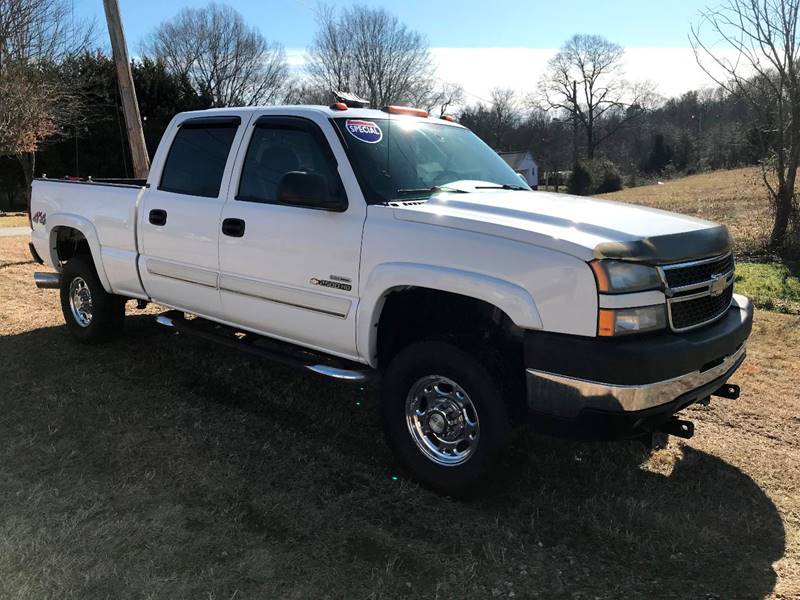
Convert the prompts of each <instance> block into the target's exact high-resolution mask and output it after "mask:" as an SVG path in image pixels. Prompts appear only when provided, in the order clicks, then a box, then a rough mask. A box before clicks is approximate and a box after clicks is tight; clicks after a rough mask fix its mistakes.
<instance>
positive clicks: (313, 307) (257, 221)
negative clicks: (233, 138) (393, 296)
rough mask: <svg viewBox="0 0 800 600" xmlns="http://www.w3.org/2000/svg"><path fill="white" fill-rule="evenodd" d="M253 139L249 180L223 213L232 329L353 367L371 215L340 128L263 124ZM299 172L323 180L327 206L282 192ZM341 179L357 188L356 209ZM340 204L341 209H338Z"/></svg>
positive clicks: (236, 186) (224, 293) (225, 291)
mask: <svg viewBox="0 0 800 600" xmlns="http://www.w3.org/2000/svg"><path fill="white" fill-rule="evenodd" d="M250 130H251V131H250V135H249V139H245V140H244V143H243V145H242V152H244V153H245V154H244V157H243V160H242V161H241V162H242V168H241V173H240V174H239V176H238V177H234V178H233V179H232V181H231V186H230V190H229V199H228V201H227V202H226V204H225V206H224V207H223V210H222V228H221V233H222V235H221V236H220V242H219V261H220V281H219V288H220V295H221V299H222V310H223V312H224V313H225V315H226V316H225V320H227V321H231V322H236V323H238V324H241V325H242V326H245V327H247V328H250V329H253V330H255V331H257V332H260V333H264V334H266V335H269V336H272V337H276V338H279V339H284V340H288V341H292V342H295V343H298V344H301V345H305V346H308V347H312V348H320V349H325V350H327V351H332V352H333V353H335V354H338V355H341V356H346V357H350V358H354V357H355V356H356V354H357V353H356V340H355V314H356V307H357V303H358V268H359V257H360V250H361V235H362V231H363V226H364V220H365V218H366V206H365V204H364V202H363V199H362V198H361V197H360V193H355V194H354V193H353V192H354V191H355V190H354V186H355V183H354V182H355V179H354V177H353V175H352V171H350V166H349V163H347V161H346V158H345V157H344V154H343V151H342V150H341V147H340V146H339V145H338V142H336V138H335V135H336V134H335V132H334V131H333V128H332V125H331V124H330V123H329V122H327V121H324V120H323V121H321V122H320V123H315V122H314V121H312V120H310V119H307V118H301V117H286V116H282V117H278V116H266V115H265V116H262V117H261V118H259V119H257V120H256V122H255V123H254V126H253V127H251V128H250ZM332 141H333V142H334V143H333V144H331V142H332ZM337 154H338V157H337ZM337 158H338V160H337ZM292 172H294V174H295V175H297V172H300V173H308V174H312V175H315V176H321V177H322V178H323V179H324V185H321V187H320V195H321V196H325V197H324V198H323V197H320V202H319V205H316V206H315V205H313V203H312V204H311V205H309V203H308V202H305V203H303V205H297V204H292V203H291V200H287V198H286V195H285V194H283V193H282V192H281V189H282V187H281V186H282V182H283V185H284V186H285V185H286V180H285V179H284V176H285V175H286V174H287V173H292ZM340 172H341V173H340ZM342 174H343V175H344V179H345V180H346V181H348V182H350V181H352V182H353V183H351V184H350V185H351V188H350V190H349V191H350V192H351V193H350V194H349V195H350V196H351V198H350V201H349V202H348V193H347V191H346V190H345V186H344V185H343V177H342V176H341V175H342ZM316 179H317V181H319V178H318V177H317V178H316ZM323 188H327V189H323ZM353 196H355V197H353ZM332 200H333V201H339V202H340V203H341V204H340V205H339V206H338V207H337V208H335V209H332V208H331V201H332ZM356 200H357V201H356Z"/></svg>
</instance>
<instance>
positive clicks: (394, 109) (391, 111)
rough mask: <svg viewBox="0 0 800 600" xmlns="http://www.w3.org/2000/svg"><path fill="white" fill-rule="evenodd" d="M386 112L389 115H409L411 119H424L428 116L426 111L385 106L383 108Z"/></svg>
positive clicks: (406, 107)
mask: <svg viewBox="0 0 800 600" xmlns="http://www.w3.org/2000/svg"><path fill="white" fill-rule="evenodd" d="M383 110H385V111H386V112H388V113H389V114H390V115H410V116H412V117H422V118H426V117H427V116H428V111H427V110H422V109H421V108H410V107H408V106H394V105H391V106H387V107H386V108H384V109H383Z"/></svg>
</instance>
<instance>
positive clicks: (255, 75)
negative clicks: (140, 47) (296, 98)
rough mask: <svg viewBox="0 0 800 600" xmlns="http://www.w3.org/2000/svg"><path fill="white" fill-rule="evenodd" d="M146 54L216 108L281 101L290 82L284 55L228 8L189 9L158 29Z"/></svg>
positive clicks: (147, 43)
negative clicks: (184, 80)
mask: <svg viewBox="0 0 800 600" xmlns="http://www.w3.org/2000/svg"><path fill="white" fill-rule="evenodd" d="M144 49H145V51H146V52H148V53H149V54H152V55H153V56H155V57H156V59H158V60H161V61H163V62H164V64H165V65H166V66H167V68H168V69H169V70H170V71H172V72H174V73H176V74H178V75H179V76H182V77H186V78H188V80H189V81H190V82H191V83H192V86H193V87H194V88H195V90H196V91H197V92H198V93H200V94H202V95H205V96H208V97H209V98H210V99H211V102H212V104H213V106H235V105H253V104H269V103H272V102H276V101H279V100H282V99H283V98H282V94H283V93H284V92H285V91H286V88H287V84H288V80H289V67H288V65H287V62H286V53H285V51H284V49H283V47H282V46H281V45H280V44H276V43H270V42H268V41H267V40H266V39H265V38H264V36H263V35H262V34H261V33H260V32H259V31H258V29H256V28H255V27H250V26H248V25H247V23H246V22H245V20H244V19H243V18H242V15H241V14H239V13H238V12H237V11H236V10H234V9H233V8H231V7H230V6H226V5H219V4H216V3H213V2H212V3H211V4H209V5H208V6H206V7H205V8H185V9H183V10H182V11H181V12H180V13H179V14H178V16H177V17H175V18H174V19H173V20H171V21H167V22H165V23H162V24H161V25H159V26H158V28H157V29H156V30H155V31H154V32H153V33H152V34H151V35H150V36H149V38H148V39H147V40H146V41H145V43H144Z"/></svg>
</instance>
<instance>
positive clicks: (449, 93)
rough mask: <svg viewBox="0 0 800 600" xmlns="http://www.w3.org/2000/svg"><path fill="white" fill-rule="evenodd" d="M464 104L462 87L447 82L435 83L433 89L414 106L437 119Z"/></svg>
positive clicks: (426, 91) (427, 91) (426, 92)
mask: <svg viewBox="0 0 800 600" xmlns="http://www.w3.org/2000/svg"><path fill="white" fill-rule="evenodd" d="M463 103H464V87H463V86H461V85H459V84H457V83H450V82H447V81H441V82H437V84H436V85H435V86H434V87H433V89H430V90H425V93H424V94H423V95H422V97H420V98H419V99H418V100H417V101H416V102H415V105H416V106H420V107H422V108H425V109H426V110H427V111H428V112H429V113H431V114H436V115H438V116H439V117H443V116H444V115H447V114H451V113H453V112H455V111H456V110H458V109H459V108H460V107H461V105H462V104H463Z"/></svg>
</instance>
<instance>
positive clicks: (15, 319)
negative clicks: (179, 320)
mask: <svg viewBox="0 0 800 600" xmlns="http://www.w3.org/2000/svg"><path fill="white" fill-rule="evenodd" d="M25 241H26V238H5V239H3V238H0V507H2V508H1V509H0V511H1V512H0V598H22V599H28V598H30V599H34V598H35V599H37V600H38V599H42V598H54V599H55V598H58V599H59V600H61V599H66V598H81V599H86V598H133V597H135V598H170V599H173V598H204V599H208V598H211V599H226V600H227V599H230V598H236V599H237V600H239V599H243V598H400V597H408V598H480V599H485V598H510V597H516V598H555V597H558V598H562V597H568V598H577V599H588V598H626V599H628V598H676V599H678V598H679V599H688V598H697V599H709V598H724V599H728V598H748V599H749V598H764V597H770V598H782V599H788V598H798V597H800V564H799V562H800V494H798V488H799V486H800V417H798V415H800V399H798V393H797V389H798V388H799V387H800V370H798V368H797V367H798V352H797V350H798V348H800V327H799V326H800V317H797V316H791V315H779V314H775V313H768V312H759V313H758V315H757V325H756V328H755V332H754V335H753V338H752V343H751V351H750V358H749V359H748V361H747V362H746V364H745V366H744V367H743V368H742V370H741V371H740V372H739V374H738V375H737V376H736V379H735V381H736V382H737V383H739V384H741V385H742V389H743V396H742V398H741V399H740V400H738V401H725V400H717V401H715V402H714V403H712V406H711V408H709V409H700V408H698V409H696V410H691V411H689V413H690V414H689V416H690V418H691V419H693V420H694V421H695V422H696V424H697V435H696V436H695V438H694V439H692V440H691V441H690V442H688V443H682V442H674V441H673V442H672V443H671V445H670V447H669V448H668V449H666V450H662V451H659V452H657V453H655V454H654V455H653V456H652V457H649V458H648V457H647V456H646V455H645V454H644V452H643V451H642V450H641V449H640V448H639V447H638V446H637V445H636V444H632V443H621V444H580V443H569V442H564V441H557V440H552V439H548V438H544V437H536V436H532V435H530V434H529V433H528V432H526V431H520V432H519V433H518V435H516V437H515V440H514V443H513V445H512V447H511V449H510V452H509V455H508V458H507V460H506V461H505V463H504V464H503V465H502V467H501V469H500V472H499V474H498V480H497V482H496V483H495V485H494V486H493V487H492V489H490V490H487V491H486V493H485V494H484V496H483V497H482V498H480V499H477V500H474V501H471V502H468V503H458V502H454V501H450V500H447V499H443V498H440V497H438V496H436V495H434V494H431V493H429V492H427V491H426V490H423V489H420V488H418V487H417V486H416V485H415V484H413V483H412V482H409V481H405V480H403V479H398V480H394V479H393V478H392V476H393V474H394V472H393V471H392V468H391V465H392V460H391V457H390V455H389V453H388V451H387V450H386V449H385V447H384V445H383V443H382V441H381V434H380V430H379V426H378V424H377V419H376V417H375V415H374V411H373V410H372V401H373V399H372V396H371V395H369V394H367V393H363V392H361V391H359V390H357V389H354V388H351V387H340V386H337V385H334V384H331V383H328V382H327V381H325V380H320V379H316V378H311V377H307V376H300V375H298V374H297V373H295V372H292V371H288V370H285V369H283V368H281V367H278V366H275V365H271V364H266V363H262V362H257V361H254V360H251V359H249V358H246V357H244V356H242V355H239V354H236V353H234V352H230V351H227V350H225V349H222V348H217V347H213V346H211V347H209V346H208V345H204V344H201V343H197V342H196V341H194V340H191V339H182V338H179V337H170V336H168V335H167V334H165V333H163V332H161V331H158V330H157V329H156V326H155V325H154V324H153V321H152V317H151V316H138V315H136V316H135V315H134V314H131V315H130V316H129V318H128V321H127V324H126V328H127V329H126V336H125V337H124V338H123V339H121V340H119V341H117V342H115V343H112V344H110V345H107V346H104V347H102V348H87V347H83V346H79V345H76V344H75V343H73V342H72V341H71V340H70V338H69V337H68V335H67V333H66V331H65V329H64V327H63V325H62V319H61V315H60V312H59V310H58V307H57V306H58V305H57V294H56V293H54V292H53V291H44V290H37V289H36V288H34V287H33V285H32V282H31V274H32V272H33V271H34V270H35V265H33V264H31V263H30V262H29V260H28V256H27V254H26V250H25ZM133 312H134V311H132V313H133ZM151 312H152V311H151Z"/></svg>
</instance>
